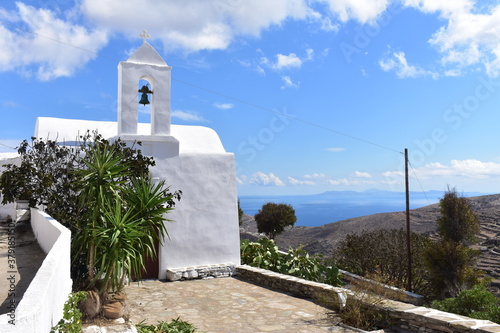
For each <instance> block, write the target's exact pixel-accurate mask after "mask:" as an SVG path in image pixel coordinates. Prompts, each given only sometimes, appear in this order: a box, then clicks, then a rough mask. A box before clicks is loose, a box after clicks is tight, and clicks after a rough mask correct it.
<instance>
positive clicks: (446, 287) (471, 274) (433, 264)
mask: <svg viewBox="0 0 500 333" xmlns="http://www.w3.org/2000/svg"><path fill="white" fill-rule="evenodd" d="M439 207H440V209H441V216H440V217H439V218H438V233H439V235H440V236H441V239H440V240H439V241H438V242H437V243H436V244H435V246H432V247H429V248H428V249H427V251H426V252H425V253H424V257H425V262H426V266H427V268H428V270H429V281H430V284H431V286H432V289H433V292H434V297H436V298H438V299H442V298H447V297H455V296H457V295H458V294H459V293H460V292H461V291H463V290H465V289H468V288H471V287H473V286H474V285H475V284H477V283H478V282H479V278H480V276H481V274H480V272H479V271H478V270H476V269H475V268H474V262H475V259H476V258H477V256H478V254H479V253H478V251H475V250H472V249H470V248H469V245H470V243H471V242H472V241H474V240H475V239H476V234H477V233H478V232H479V222H478V219H477V217H476V215H475V214H474V212H473V211H472V208H471V207H470V204H469V202H468V201H467V199H466V198H464V197H461V196H459V195H458V194H457V191H456V189H454V188H453V189H449V188H448V191H447V192H446V193H445V195H444V197H443V198H442V199H441V200H440V201H439Z"/></svg>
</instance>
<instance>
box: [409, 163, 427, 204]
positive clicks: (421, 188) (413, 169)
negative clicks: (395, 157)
mask: <svg viewBox="0 0 500 333" xmlns="http://www.w3.org/2000/svg"><path fill="white" fill-rule="evenodd" d="M408 163H409V164H410V167H411V170H412V171H413V175H414V176H415V179H416V180H417V183H418V185H419V186H420V190H421V191H422V193H423V194H424V196H425V200H427V203H428V204H429V205H430V204H431V202H430V200H429V198H428V197H427V193H425V191H424V188H423V187H422V184H421V183H420V180H419V179H418V177H417V174H416V173H415V168H413V165H411V162H410V161H409V160H408Z"/></svg>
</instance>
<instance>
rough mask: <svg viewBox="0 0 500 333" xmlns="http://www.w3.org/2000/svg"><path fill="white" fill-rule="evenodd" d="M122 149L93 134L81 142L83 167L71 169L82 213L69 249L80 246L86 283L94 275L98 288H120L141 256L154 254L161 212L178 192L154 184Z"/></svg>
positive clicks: (140, 264) (137, 270) (140, 265)
mask: <svg viewBox="0 0 500 333" xmlns="http://www.w3.org/2000/svg"><path fill="white" fill-rule="evenodd" d="M127 149H128V148H126V147H124V146H123V145H121V144H120V142H115V143H112V144H111V143H109V142H107V141H105V140H98V141H97V142H95V143H94V144H89V145H88V146H87V147H86V149H85V151H84V154H85V155H84V158H83V165H84V167H83V168H81V169H79V170H77V171H76V174H77V175H78V179H80V183H81V186H80V187H81V188H82V190H81V192H80V207H81V212H82V219H81V222H80V224H79V229H80V232H78V233H77V234H76V235H75V239H74V249H75V251H76V253H82V252H86V254H87V268H88V282H89V283H88V285H89V287H91V286H93V285H94V284H95V283H96V282H97V281H100V289H101V291H118V290H120V289H121V288H122V287H123V281H124V279H125V278H126V277H129V278H130V277H131V274H132V273H134V274H135V276H136V277H137V278H140V277H141V271H142V270H143V269H144V267H145V259H146V257H150V258H155V257H156V255H157V253H156V252H157V250H156V246H155V244H157V243H161V241H162V239H163V238H164V237H166V236H168V233H167V229H166V226H165V222H166V221H167V219H166V218H165V214H166V213H167V212H168V211H170V210H171V209H172V207H173V206H174V203H175V200H179V199H180V195H181V192H180V191H179V192H175V193H170V192H169V188H168V187H167V186H166V185H165V182H164V181H160V182H158V183H157V184H154V183H153V182H152V180H151V179H150V178H149V176H148V174H147V170H148V169H147V168H141V164H140V163H139V165H138V166H139V167H137V164H134V163H133V160H130V157H131V156H132V155H131V151H129V150H127ZM139 155H140V154H139ZM134 166H135V168H134ZM131 170H133V171H131ZM108 289H109V290H108Z"/></svg>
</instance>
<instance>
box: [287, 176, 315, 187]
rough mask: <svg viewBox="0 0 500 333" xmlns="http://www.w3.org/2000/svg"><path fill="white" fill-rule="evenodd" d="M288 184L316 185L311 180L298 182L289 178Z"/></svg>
mask: <svg viewBox="0 0 500 333" xmlns="http://www.w3.org/2000/svg"><path fill="white" fill-rule="evenodd" d="M288 183H289V184H290V185H316V183H315V182H313V181H311V180H298V179H295V178H293V177H288Z"/></svg>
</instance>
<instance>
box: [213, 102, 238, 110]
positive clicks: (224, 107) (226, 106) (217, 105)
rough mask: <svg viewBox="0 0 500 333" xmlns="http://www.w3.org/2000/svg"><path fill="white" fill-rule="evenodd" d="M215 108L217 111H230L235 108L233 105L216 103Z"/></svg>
mask: <svg viewBox="0 0 500 333" xmlns="http://www.w3.org/2000/svg"><path fill="white" fill-rule="evenodd" d="M214 106H215V107H216V108H217V109H221V110H229V109H232V108H233V107H234V104H231V103H214Z"/></svg>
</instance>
